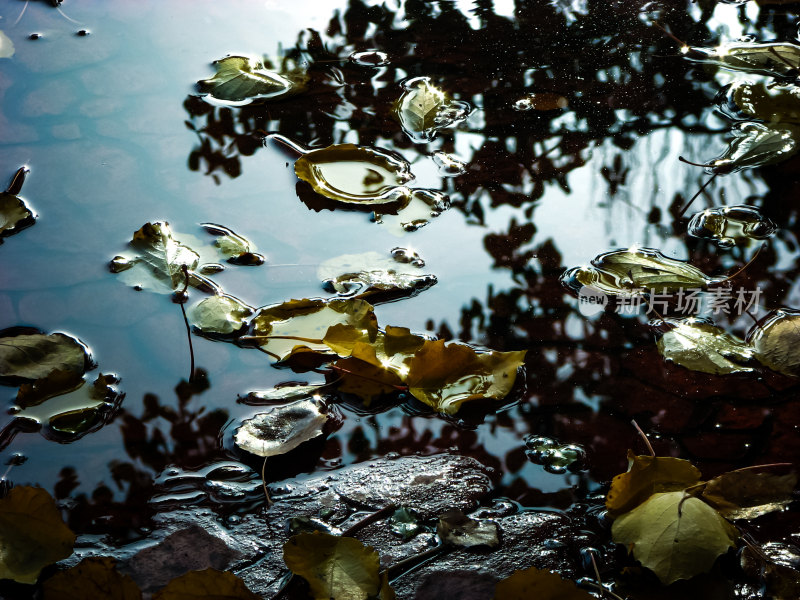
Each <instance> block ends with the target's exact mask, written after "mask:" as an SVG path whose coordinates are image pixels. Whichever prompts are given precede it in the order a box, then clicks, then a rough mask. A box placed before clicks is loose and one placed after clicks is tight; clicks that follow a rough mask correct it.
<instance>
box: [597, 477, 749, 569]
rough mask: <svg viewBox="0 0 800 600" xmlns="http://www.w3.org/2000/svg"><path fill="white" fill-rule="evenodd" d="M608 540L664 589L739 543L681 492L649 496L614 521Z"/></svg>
mask: <svg viewBox="0 0 800 600" xmlns="http://www.w3.org/2000/svg"><path fill="white" fill-rule="evenodd" d="M679 507H680V508H679ZM611 535H612V539H613V540H614V541H615V542H616V543H618V544H625V545H626V546H628V548H629V550H632V553H633V556H634V557H635V558H636V560H638V561H639V562H640V563H642V565H643V566H645V567H647V568H648V569H650V570H651V571H653V572H654V573H655V574H656V575H657V576H658V578H659V579H660V580H661V582H662V583H664V584H670V583H673V582H675V581H677V580H679V579H689V578H690V577H694V576H695V575H699V574H700V573H705V572H707V571H709V570H710V569H711V567H712V565H713V564H714V562H715V561H716V560H717V557H718V556H720V555H721V554H724V553H725V552H726V551H727V550H728V548H730V547H732V546H734V545H735V541H736V540H737V539H738V538H739V532H738V530H737V529H736V528H735V527H733V526H732V525H731V524H730V523H728V522H727V521H726V520H725V519H723V518H722V516H721V515H720V514H719V513H718V512H717V511H716V510H714V509H713V508H711V507H710V506H709V505H708V504H706V503H705V502H703V501H702V500H698V499H697V498H693V497H685V495H684V493H683V492H682V491H676V492H665V493H660V494H653V495H652V496H651V497H650V498H649V499H647V500H646V501H645V502H644V503H643V504H640V505H639V506H637V507H636V508H634V509H633V510H631V511H630V512H628V513H625V514H623V515H622V516H620V517H617V519H616V520H615V521H614V523H613V525H612V527H611Z"/></svg>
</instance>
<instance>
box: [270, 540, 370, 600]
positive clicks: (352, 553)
mask: <svg viewBox="0 0 800 600" xmlns="http://www.w3.org/2000/svg"><path fill="white" fill-rule="evenodd" d="M283 560H284V562H285V563H286V566H287V567H289V569H290V570H291V571H292V573H294V574H295V575H299V576H300V577H302V578H303V579H305V580H306V581H307V582H308V585H309V587H310V588H311V595H312V596H313V597H314V599H315V600H367V599H368V598H370V597H372V596H375V595H376V594H377V593H378V592H379V590H380V588H381V585H382V583H381V578H380V575H379V571H380V559H379V557H378V553H377V552H375V550H374V548H372V546H364V544H362V543H361V542H359V541H358V540H357V539H354V538H350V537H340V536H335V535H329V534H327V533H322V532H319V531H316V532H314V533H301V534H299V535H295V536H293V537H292V538H290V539H289V541H288V542H286V544H284V546H283Z"/></svg>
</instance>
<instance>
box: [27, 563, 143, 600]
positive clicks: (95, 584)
mask: <svg viewBox="0 0 800 600" xmlns="http://www.w3.org/2000/svg"><path fill="white" fill-rule="evenodd" d="M116 562H117V561H116V560H114V559H113V558H111V557H108V556H101V557H91V558H84V559H83V560H82V561H81V562H79V563H78V564H77V565H75V566H74V567H72V568H71V569H67V570H66V571H61V572H59V573H56V574H55V575H53V576H52V577H51V578H50V579H48V580H47V581H45V582H44V585H42V592H43V594H44V600H64V599H65V598H68V599H69V600H95V599H99V598H102V599H103V600H141V598H142V592H141V590H140V589H139V586H137V585H136V582H135V581H134V580H133V579H131V577H130V576H129V575H123V574H122V573H119V572H118V571H117V570H116V567H115V565H116Z"/></svg>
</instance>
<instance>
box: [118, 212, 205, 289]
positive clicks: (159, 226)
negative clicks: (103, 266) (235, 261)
mask: <svg viewBox="0 0 800 600" xmlns="http://www.w3.org/2000/svg"><path fill="white" fill-rule="evenodd" d="M130 247H131V249H132V250H133V251H134V252H135V253H136V254H135V255H133V256H116V257H115V258H114V259H113V260H112V261H111V265H110V267H111V271H112V272H113V273H122V275H121V278H122V279H123V281H125V282H126V283H128V284H129V285H132V286H141V287H143V288H147V289H150V290H152V291H154V292H158V293H161V294H169V293H172V292H173V291H175V290H178V289H182V288H183V286H184V285H185V284H186V275H185V274H184V267H185V268H186V269H188V272H189V285H191V286H194V287H200V286H202V285H204V284H209V285H211V286H213V287H214V288H216V286H215V285H213V284H211V283H210V282H209V280H207V279H205V278H204V277H201V276H200V275H197V274H196V273H194V270H195V269H196V268H197V265H198V262H199V260H200V256H199V255H198V254H197V252H195V251H194V250H192V249H191V248H189V247H188V246H184V245H183V244H181V243H180V242H179V241H178V240H176V239H175V238H174V237H173V234H172V229H171V228H170V226H169V223H167V222H165V221H156V222H154V223H146V224H145V225H144V226H143V227H142V228H141V229H139V230H138V231H137V232H136V233H134V234H133V240H131V242H130Z"/></svg>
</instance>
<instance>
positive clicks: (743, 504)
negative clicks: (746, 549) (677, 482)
mask: <svg viewBox="0 0 800 600" xmlns="http://www.w3.org/2000/svg"><path fill="white" fill-rule="evenodd" d="M796 485H797V475H796V474H795V473H788V474H785V475H776V474H775V473H757V472H755V471H752V470H747V469H745V470H741V471H731V472H730V473H723V474H722V475H720V476H719V477H715V478H714V479H712V480H710V481H709V482H708V483H707V484H706V485H705V487H704V489H703V500H705V501H706V502H708V503H709V504H710V505H711V506H713V507H714V508H716V509H717V510H718V511H719V512H720V514H721V515H722V516H723V517H725V518H726V519H755V518H756V517H760V516H761V515H765V514H767V513H770V512H773V511H776V510H781V509H783V507H784V506H786V505H787V504H789V503H790V502H791V501H792V499H793V498H792V492H793V491H794V488H795V486H796Z"/></svg>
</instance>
